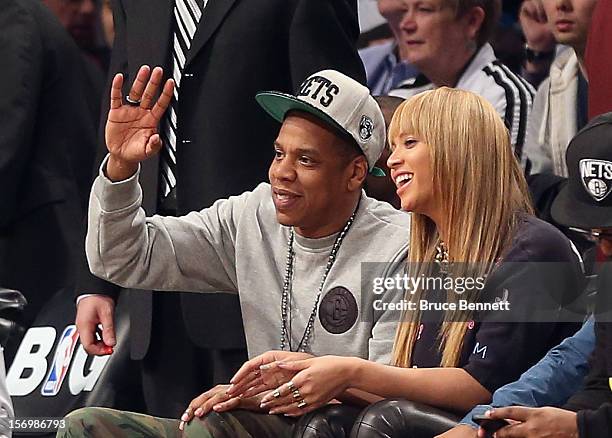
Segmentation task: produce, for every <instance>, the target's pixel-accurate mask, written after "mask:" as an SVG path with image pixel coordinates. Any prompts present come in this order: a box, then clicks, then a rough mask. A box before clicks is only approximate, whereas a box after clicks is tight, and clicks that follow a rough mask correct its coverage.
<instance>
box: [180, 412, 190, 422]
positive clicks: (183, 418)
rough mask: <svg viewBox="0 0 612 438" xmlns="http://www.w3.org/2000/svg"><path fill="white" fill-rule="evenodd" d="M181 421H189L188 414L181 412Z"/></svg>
mask: <svg viewBox="0 0 612 438" xmlns="http://www.w3.org/2000/svg"><path fill="white" fill-rule="evenodd" d="M181 421H189V415H187V414H183V416H182V417H181Z"/></svg>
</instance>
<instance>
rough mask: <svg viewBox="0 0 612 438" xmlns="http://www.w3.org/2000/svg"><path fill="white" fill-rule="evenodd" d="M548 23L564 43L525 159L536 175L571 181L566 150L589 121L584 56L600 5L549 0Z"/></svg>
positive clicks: (537, 106)
mask: <svg viewBox="0 0 612 438" xmlns="http://www.w3.org/2000/svg"><path fill="white" fill-rule="evenodd" d="M543 3H544V9H545V10H546V15H547V17H548V23H549V25H550V28H551V30H552V33H553V35H554V36H555V39H556V41H557V42H558V43H559V44H564V45H567V46H569V48H567V49H564V50H561V51H560V53H559V54H558V55H557V56H556V57H555V60H554V61H553V63H552V65H551V68H550V76H549V78H548V79H546V80H545V81H544V82H542V85H540V88H539V89H538V92H537V94H536V97H535V99H534V103H533V110H532V112H531V116H530V117H529V123H528V124H527V138H526V141H525V154H526V155H527V157H528V158H529V161H530V162H531V173H533V174H537V173H551V174H554V175H558V176H562V177H567V174H568V172H567V165H566V163H565V151H566V149H567V146H568V144H569V142H570V140H571V139H572V137H573V136H574V135H575V134H576V132H578V131H579V130H580V129H581V128H582V127H583V126H585V125H586V123H587V119H588V115H587V112H588V105H587V93H588V91H587V90H588V85H587V77H586V70H585V69H584V53H585V48H586V44H587V36H588V32H589V27H590V24H591V17H592V15H593V9H594V8H595V5H596V4H597V0H543Z"/></svg>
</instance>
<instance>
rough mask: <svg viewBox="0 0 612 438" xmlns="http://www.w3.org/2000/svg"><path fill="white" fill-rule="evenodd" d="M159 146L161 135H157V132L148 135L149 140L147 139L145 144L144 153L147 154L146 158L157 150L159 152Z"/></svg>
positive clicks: (160, 145)
mask: <svg viewBox="0 0 612 438" xmlns="http://www.w3.org/2000/svg"><path fill="white" fill-rule="evenodd" d="M161 147H162V141H161V137H160V136H159V134H153V135H152V136H151V137H149V141H147V144H146V145H145V155H146V156H147V158H148V157H152V156H153V155H155V154H156V153H157V152H159V150H160V149H161Z"/></svg>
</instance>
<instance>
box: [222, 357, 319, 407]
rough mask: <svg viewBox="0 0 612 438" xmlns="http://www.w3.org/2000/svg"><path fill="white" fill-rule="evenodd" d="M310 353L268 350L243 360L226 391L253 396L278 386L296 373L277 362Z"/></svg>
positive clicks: (232, 393) (291, 359)
mask: <svg viewBox="0 0 612 438" xmlns="http://www.w3.org/2000/svg"><path fill="white" fill-rule="evenodd" d="M311 357H313V356H312V355H311V354H307V353H298V352H292V351H268V352H266V353H263V354H260V355H259V356H257V357H254V358H253V359H251V360H249V361H247V362H245V363H244V364H243V365H242V367H240V369H239V370H238V371H237V372H236V374H234V377H232V379H231V380H230V383H231V384H232V385H231V386H230V388H229V390H228V391H227V393H228V395H230V396H232V397H237V396H240V397H253V396H255V395H257V394H260V393H262V392H264V391H269V390H272V389H276V388H278V387H279V386H280V385H282V384H283V383H286V382H288V381H289V380H291V378H292V377H293V376H294V375H295V374H296V372H294V371H290V370H283V369H281V368H279V367H278V363H279V362H286V361H294V360H301V359H307V358H311Z"/></svg>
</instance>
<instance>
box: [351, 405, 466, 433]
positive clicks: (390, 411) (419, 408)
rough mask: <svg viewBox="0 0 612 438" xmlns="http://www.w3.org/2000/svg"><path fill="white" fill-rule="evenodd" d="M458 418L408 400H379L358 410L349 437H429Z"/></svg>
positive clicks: (451, 426)
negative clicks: (357, 415)
mask: <svg viewBox="0 0 612 438" xmlns="http://www.w3.org/2000/svg"><path fill="white" fill-rule="evenodd" d="M460 420H461V417H459V416H457V415H454V414H450V413H448V412H445V411H443V410H441V409H437V408H434V407H431V406H427V405H423V404H419V403H414V402H411V401H408V400H401V399H397V400H394V399H389V400H382V401H379V402H377V403H374V404H372V405H370V406H369V407H367V408H366V409H364V410H363V411H362V412H361V414H360V415H359V417H358V418H357V420H356V421H355V424H354V426H353V429H352V431H351V435H350V438H432V437H434V436H436V435H439V434H441V433H444V432H446V431H447V430H449V429H451V428H453V427H454V426H455V425H456V424H457V423H458V422H459V421H460Z"/></svg>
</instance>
